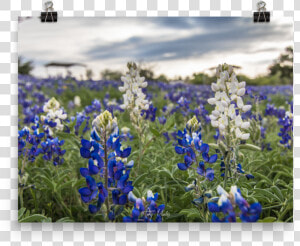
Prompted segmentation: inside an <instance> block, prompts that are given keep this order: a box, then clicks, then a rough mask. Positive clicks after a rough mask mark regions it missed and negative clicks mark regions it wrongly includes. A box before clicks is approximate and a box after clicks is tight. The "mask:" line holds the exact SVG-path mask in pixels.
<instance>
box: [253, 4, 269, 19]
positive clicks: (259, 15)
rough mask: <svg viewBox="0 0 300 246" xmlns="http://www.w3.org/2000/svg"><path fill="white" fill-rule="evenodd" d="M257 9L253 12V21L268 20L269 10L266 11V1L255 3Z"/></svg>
mask: <svg viewBox="0 0 300 246" xmlns="http://www.w3.org/2000/svg"><path fill="white" fill-rule="evenodd" d="M257 10H258V12H254V14H253V21H254V22H270V12H267V11H266V3H265V2H264V1H259V2H258V3H257Z"/></svg>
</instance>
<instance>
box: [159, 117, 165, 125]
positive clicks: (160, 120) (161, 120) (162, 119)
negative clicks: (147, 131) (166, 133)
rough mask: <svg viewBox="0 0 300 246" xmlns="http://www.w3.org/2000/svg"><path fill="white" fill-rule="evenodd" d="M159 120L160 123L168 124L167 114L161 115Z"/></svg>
mask: <svg viewBox="0 0 300 246" xmlns="http://www.w3.org/2000/svg"><path fill="white" fill-rule="evenodd" d="M158 121H159V123H160V124H162V125H164V124H166V122H167V119H166V117H165V116H161V117H158Z"/></svg>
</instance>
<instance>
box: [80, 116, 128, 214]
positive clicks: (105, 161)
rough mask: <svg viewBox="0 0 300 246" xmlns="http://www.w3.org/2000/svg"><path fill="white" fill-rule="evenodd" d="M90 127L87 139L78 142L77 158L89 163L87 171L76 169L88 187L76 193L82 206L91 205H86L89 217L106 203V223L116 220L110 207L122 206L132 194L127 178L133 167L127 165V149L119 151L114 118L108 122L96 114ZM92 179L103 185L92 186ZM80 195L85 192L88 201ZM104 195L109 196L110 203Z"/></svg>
mask: <svg viewBox="0 0 300 246" xmlns="http://www.w3.org/2000/svg"><path fill="white" fill-rule="evenodd" d="M93 125H94V128H93V130H92V131H91V139H90V140H87V139H82V140H81V146H82V147H81V148H80V154H81V156H82V157H83V158H86V159H89V160H88V167H83V168H80V174H81V175H82V176H83V177H85V178H86V182H87V185H88V187H84V189H83V188H81V189H79V193H80V194H81V198H82V199H83V201H84V202H86V203H91V204H89V210H90V212H91V213H96V212H98V211H99V210H100V208H101V206H102V204H103V203H106V209H107V219H113V220H114V219H115V218H116V214H115V212H114V211H115V210H114V206H115V205H125V204H126V203H127V201H128V199H127V195H128V193H129V192H130V191H132V190H133V186H132V181H130V180H129V175H130V171H131V169H132V167H133V165H134V163H133V161H129V162H127V157H128V156H129V155H130V153H131V147H128V148H125V149H124V148H123V147H122V144H121V142H122V138H121V136H120V134H119V130H118V127H117V125H116V118H112V114H111V113H110V112H108V111H105V112H104V113H102V114H100V115H99V116H98V117H97V118H96V119H95V120H94V122H93ZM96 129H97V130H96ZM98 132H100V135H99V133H98ZM92 176H96V177H98V179H102V180H104V181H103V182H99V183H97V185H96V181H95V179H94V178H92ZM91 184H93V185H91ZM96 186H97V188H96ZM90 187H94V188H93V189H92V188H90ZM88 189H89V191H88ZM83 191H87V194H88V195H87V196H88V197H82V194H83ZM108 192H111V201H109V197H108ZM94 193H96V194H94ZM84 199H85V200H84ZM95 202H96V204H95Z"/></svg>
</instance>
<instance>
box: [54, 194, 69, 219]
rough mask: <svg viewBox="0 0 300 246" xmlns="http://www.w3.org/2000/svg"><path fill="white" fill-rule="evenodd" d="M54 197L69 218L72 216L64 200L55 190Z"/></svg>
mask: <svg viewBox="0 0 300 246" xmlns="http://www.w3.org/2000/svg"><path fill="white" fill-rule="evenodd" d="M55 195H56V196H54V197H55V199H56V200H57V203H58V204H59V205H60V206H61V207H62V209H63V210H64V211H65V212H66V213H67V214H68V216H69V217H70V218H73V215H72V212H71V210H70V209H69V208H68V207H67V205H66V204H65V202H64V200H63V199H62V197H61V195H60V194H59V193H57V192H55Z"/></svg>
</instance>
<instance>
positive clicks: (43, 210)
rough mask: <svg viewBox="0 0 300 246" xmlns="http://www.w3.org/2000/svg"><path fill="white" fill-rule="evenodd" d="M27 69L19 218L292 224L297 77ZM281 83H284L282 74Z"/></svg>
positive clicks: (22, 81) (22, 86)
mask: <svg viewBox="0 0 300 246" xmlns="http://www.w3.org/2000/svg"><path fill="white" fill-rule="evenodd" d="M127 67H128V72H127V74H125V75H124V76H123V77H122V78H121V80H122V81H93V80H86V81H78V80H76V79H75V78H71V77H68V78H48V79H36V78H33V77H30V76H21V75H20V76H19V137H18V144H19V145H18V146H19V221H20V222H51V221H52V222H57V221H58V222H59V221H60V222H68V221H70V222H71V221H76V222H105V221H113V222H122V221H123V222H172V221H177V222H257V221H258V222H279V221H285V222H292V221H293V153H292V149H293V132H292V131H293V110H292V105H293V102H292V96H293V92H292V86H287V85H285V86H248V85H247V81H246V82H245V81H239V78H238V76H236V74H235V73H234V69H233V68H232V67H231V66H228V65H227V64H223V65H220V66H218V68H217V71H216V81H215V82H214V83H212V84H211V86H208V85H191V84H181V83H171V84H170V83H169V84H168V83H163V82H159V81H148V82H147V81H145V79H144V78H143V77H142V76H140V74H139V71H138V69H137V67H136V65H135V64H134V63H128V66H127ZM279 84H280V83H279Z"/></svg>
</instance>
